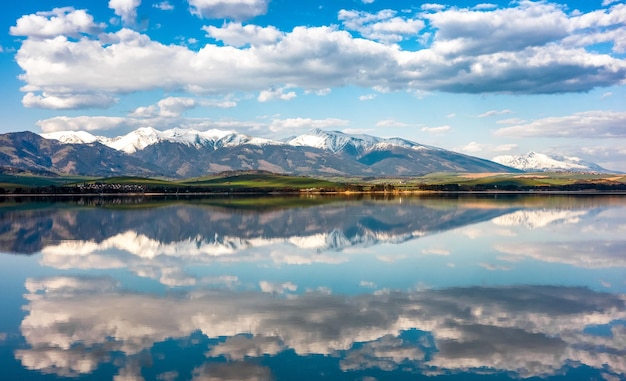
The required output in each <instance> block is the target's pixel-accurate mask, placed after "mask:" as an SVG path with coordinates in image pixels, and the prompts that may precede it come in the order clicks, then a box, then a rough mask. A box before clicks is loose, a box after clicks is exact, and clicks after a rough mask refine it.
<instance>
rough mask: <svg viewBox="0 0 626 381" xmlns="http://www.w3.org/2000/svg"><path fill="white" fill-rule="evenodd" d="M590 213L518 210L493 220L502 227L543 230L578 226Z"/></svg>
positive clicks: (582, 211) (580, 211) (583, 211)
mask: <svg viewBox="0 0 626 381" xmlns="http://www.w3.org/2000/svg"><path fill="white" fill-rule="evenodd" d="M588 213H589V212H588V211H586V210H558V209H542V210H533V209H529V210H518V211H516V212H513V213H509V214H505V215H504V216H500V217H496V218H494V219H493V220H491V221H492V222H493V223H494V224H496V225H501V226H525V227H527V228H529V229H537V228H543V227H546V226H548V225H554V224H576V223H578V222H580V218H581V217H582V216H585V215H586V214H588Z"/></svg>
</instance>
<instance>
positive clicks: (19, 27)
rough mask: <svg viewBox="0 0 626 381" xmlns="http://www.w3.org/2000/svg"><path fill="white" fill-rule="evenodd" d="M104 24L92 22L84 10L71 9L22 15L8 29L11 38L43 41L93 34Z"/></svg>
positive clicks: (100, 29) (56, 9) (91, 17)
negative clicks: (25, 37) (63, 36)
mask: <svg viewBox="0 0 626 381" xmlns="http://www.w3.org/2000/svg"><path fill="white" fill-rule="evenodd" d="M104 27H105V25H104V24H97V23H95V22H94V19H93V16H91V15H90V14H88V13H87V11H86V10H84V9H79V10H76V9H74V8H72V7H65V8H55V9H53V10H52V11H50V12H37V13H35V14H31V15H24V16H22V17H20V18H19V19H18V20H17V23H16V25H15V26H12V27H11V28H9V33H10V34H11V35H12V36H28V37H30V38H37V39H44V38H53V37H57V36H61V35H65V36H70V37H74V38H77V37H80V36H81V35H82V34H83V33H88V34H94V33H98V32H100V31H102V30H103V29H104Z"/></svg>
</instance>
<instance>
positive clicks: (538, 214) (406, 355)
mask: <svg viewBox="0 0 626 381" xmlns="http://www.w3.org/2000/svg"><path fill="white" fill-rule="evenodd" d="M625 210H626V197H617V196H607V197H603V196H595V197H580V196H577V197H535V196H523V197H520V196H507V197H503V196H501V195H498V196H485V197H477V196H458V195H457V196H456V197H450V198H433V197H422V198H386V199H374V198H360V199H351V198H304V199H300V198H272V199H263V200H253V199H215V198H214V199H197V200H166V202H152V201H151V202H148V203H146V200H144V203H139V202H133V203H121V202H114V203H105V202H102V200H100V201H99V202H91V203H89V202H84V201H78V202H63V203H58V202H38V203H17V202H14V201H6V200H5V202H3V203H0V251H4V252H7V253H17V254H29V255H6V254H5V255H0V271H2V276H0V281H1V282H4V283H2V284H3V285H5V290H6V291H5V298H6V299H5V300H2V303H1V307H0V363H2V364H9V365H10V364H12V363H11V362H13V363H14V367H13V368H11V367H7V368H6V369H12V370H11V371H10V372H9V371H7V372H9V373H7V374H8V375H9V379H20V380H31V379H32V380H36V379H41V378H44V379H45V378H46V377H48V376H50V377H73V378H79V379H83V378H89V379H94V380H111V379H113V380H115V381H128V380H134V381H140V380H141V381H143V380H165V381H169V380H171V381H175V380H234V379H237V380H271V379H305V378H304V377H305V376H306V377H308V378H309V379H332V380H336V379H350V380H386V379H389V380H402V379H414V378H416V377H419V376H433V377H434V376H440V377H444V378H449V379H464V378H465V377H467V376H468V375H470V374H471V375H473V376H476V375H482V376H484V377H488V376H490V375H495V376H494V377H497V378H498V379H518V378H530V377H542V378H551V377H555V378H558V377H561V376H562V377H565V378H566V379H592V378H595V379H605V380H609V381H612V380H626V282H625V279H626V278H625V277H624V268H626V256H625V253H626V240H624V233H626V213H624V211H625ZM22 263H27V264H28V265H22ZM28 266H31V267H28ZM23 289H25V290H26V291H25V293H24V292H23V291H22V290H23ZM608 291H610V292H608ZM11 292H13V293H16V292H17V293H19V297H18V298H13V299H11V298H10V297H6V295H8V294H10V293H11ZM22 294H23V295H22ZM7 311H9V312H7ZM11 311H13V312H11ZM15 311H20V312H15ZM11 313H12V314H13V315H11ZM9 315H11V316H12V318H14V319H15V323H14V326H12V327H11V326H10V325H9V324H8V323H7V324H5V320H3V319H6V321H10V318H5V316H9ZM15 316H17V318H16V317H15ZM9 317H10V316H9ZM3 348H10V351H9V352H10V355H9V357H8V358H7V357H6V356H5V357H2V356H4V353H5V352H7V351H4V352H3ZM0 378H1V377H0Z"/></svg>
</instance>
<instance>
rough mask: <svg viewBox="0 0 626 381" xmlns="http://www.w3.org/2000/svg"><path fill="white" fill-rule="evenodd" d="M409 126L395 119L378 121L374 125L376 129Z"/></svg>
mask: <svg viewBox="0 0 626 381" xmlns="http://www.w3.org/2000/svg"><path fill="white" fill-rule="evenodd" d="M408 126H410V124H408V123H404V122H399V121H397V120H395V119H385V120H380V121H378V122H377V123H376V127H408Z"/></svg>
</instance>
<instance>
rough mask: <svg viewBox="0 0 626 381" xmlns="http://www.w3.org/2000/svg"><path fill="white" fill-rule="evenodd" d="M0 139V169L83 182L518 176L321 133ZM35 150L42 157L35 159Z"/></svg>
mask: <svg viewBox="0 0 626 381" xmlns="http://www.w3.org/2000/svg"><path fill="white" fill-rule="evenodd" d="M19 136H21V138H20V137H19ZM25 136H28V138H27V139H26V138H24V137H25ZM1 137H2V139H4V141H5V142H6V144H5V147H4V148H3V150H2V151H0V166H4V167H17V168H19V169H23V170H43V169H46V170H48V171H51V172H57V173H66V174H79V175H94V174H97V175H100V176H101V175H115V176H117V175H141V176H152V177H154V176H160V177H172V178H185V177H200V176H205V175H210V174H214V173H218V172H223V171H232V170H265V171H270V172H275V173H285V174H291V175H307V176H343V177H388V176H419V175H424V174H427V173H432V172H464V173H471V172H508V173H511V172H518V170H516V169H513V168H510V167H507V166H503V165H501V164H498V163H495V162H492V161H489V160H486V159H481V158H477V157H473V156H469V155H464V154H461V153H456V152H452V151H448V150H445V149H442V148H437V147H431V146H426V145H422V144H419V143H416V142H413V141H410V140H406V139H401V138H380V137H375V136H370V135H350V134H346V133H343V132H338V131H324V130H320V129H317V130H312V131H311V132H309V133H307V134H303V135H300V136H296V137H292V138H290V139H285V140H283V141H279V140H270V139H265V138H259V137H254V136H250V135H245V134H241V133H238V132H236V131H225V130H217V129H212V130H207V131H198V130H193V129H182V128H173V129H169V130H164V131H158V130H156V129H154V128H150V127H146V128H140V129H137V130H135V131H131V132H130V133H128V134H126V135H122V136H118V137H113V138H108V137H103V136H96V135H93V134H91V133H89V132H86V131H74V132H72V131H63V132H55V133H48V134H41V135H37V134H35V133H32V132H22V133H9V134H5V135H1ZM25 145H26V146H28V147H30V148H28V147H25ZM44 147H46V148H45V149H44ZM31 151H32V152H36V154H35V155H34V156H33V154H29V152H31ZM3 155H4V156H3ZM26 159H28V160H26Z"/></svg>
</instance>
